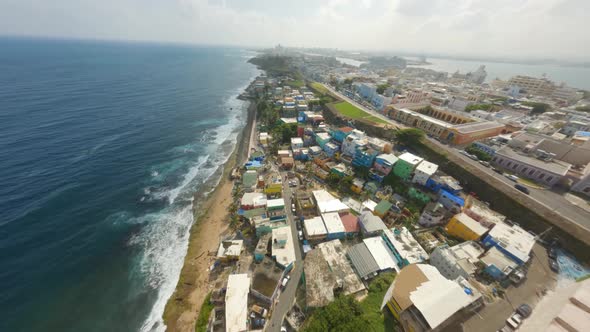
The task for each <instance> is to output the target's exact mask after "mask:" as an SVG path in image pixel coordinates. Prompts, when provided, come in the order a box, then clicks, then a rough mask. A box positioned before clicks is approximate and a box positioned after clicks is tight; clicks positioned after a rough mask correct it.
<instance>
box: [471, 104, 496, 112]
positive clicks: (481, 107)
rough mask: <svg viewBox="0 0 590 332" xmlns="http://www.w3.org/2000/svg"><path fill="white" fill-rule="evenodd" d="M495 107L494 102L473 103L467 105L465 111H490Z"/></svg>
mask: <svg viewBox="0 0 590 332" xmlns="http://www.w3.org/2000/svg"><path fill="white" fill-rule="evenodd" d="M493 107H494V105H492V104H471V105H467V106H466V107H465V112H471V111H475V110H483V111H489V110H491V109H492V108H493Z"/></svg>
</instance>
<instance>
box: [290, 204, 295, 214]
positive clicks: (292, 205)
mask: <svg viewBox="0 0 590 332" xmlns="http://www.w3.org/2000/svg"><path fill="white" fill-rule="evenodd" d="M291 211H293V213H295V203H291Z"/></svg>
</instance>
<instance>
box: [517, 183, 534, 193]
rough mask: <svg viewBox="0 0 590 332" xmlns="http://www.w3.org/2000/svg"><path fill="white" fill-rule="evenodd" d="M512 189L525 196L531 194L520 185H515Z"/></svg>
mask: <svg viewBox="0 0 590 332" xmlns="http://www.w3.org/2000/svg"><path fill="white" fill-rule="evenodd" d="M514 188H516V189H517V190H518V191H521V192H523V193H525V194H527V195H528V194H530V193H531V192H530V191H529V188H527V187H525V186H523V185H522V184H515V185H514Z"/></svg>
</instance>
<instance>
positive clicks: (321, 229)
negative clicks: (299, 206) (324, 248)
mask: <svg viewBox="0 0 590 332" xmlns="http://www.w3.org/2000/svg"><path fill="white" fill-rule="evenodd" d="M303 231H304V232H305V238H306V239H307V240H310V241H314V240H322V239H325V238H326V236H327V234H328V231H327V230H326V226H325V225H324V221H323V220H322V218H321V217H313V218H310V219H305V220H304V221H303Z"/></svg>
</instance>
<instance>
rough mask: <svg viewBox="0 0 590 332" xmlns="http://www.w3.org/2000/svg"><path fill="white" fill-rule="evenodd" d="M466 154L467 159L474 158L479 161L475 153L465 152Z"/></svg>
mask: <svg viewBox="0 0 590 332" xmlns="http://www.w3.org/2000/svg"><path fill="white" fill-rule="evenodd" d="M466 156H467V157H468V158H469V159H473V160H475V161H479V158H477V156H476V155H474V154H470V153H468V154H466Z"/></svg>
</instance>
